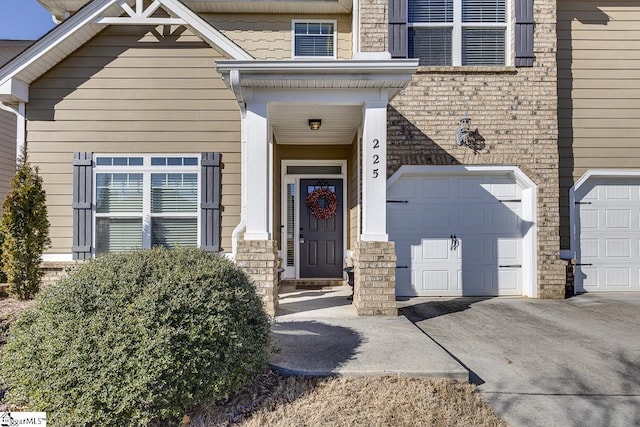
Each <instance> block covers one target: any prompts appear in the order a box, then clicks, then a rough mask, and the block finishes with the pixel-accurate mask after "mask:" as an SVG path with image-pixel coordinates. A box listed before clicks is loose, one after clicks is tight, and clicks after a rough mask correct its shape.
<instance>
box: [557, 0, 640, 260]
mask: <svg viewBox="0 0 640 427" xmlns="http://www.w3.org/2000/svg"><path fill="white" fill-rule="evenodd" d="M639 22H640V4H638V2H615V3H610V2H606V1H602V0H601V1H563V0H560V1H559V2H558V97H559V102H558V127H559V129H558V133H559V147H560V194H561V198H560V209H561V215H562V224H561V230H560V233H561V237H562V247H563V248H565V249H568V247H569V196H568V195H569V189H570V187H571V186H572V185H573V184H574V183H575V181H576V180H577V179H578V178H580V177H581V176H582V175H583V174H584V173H585V172H586V171H587V170H588V169H604V168H607V169H615V168H638V167H640V161H639V159H640V136H639V134H640V125H639V124H638V123H640V74H638V69H640V25H639Z"/></svg>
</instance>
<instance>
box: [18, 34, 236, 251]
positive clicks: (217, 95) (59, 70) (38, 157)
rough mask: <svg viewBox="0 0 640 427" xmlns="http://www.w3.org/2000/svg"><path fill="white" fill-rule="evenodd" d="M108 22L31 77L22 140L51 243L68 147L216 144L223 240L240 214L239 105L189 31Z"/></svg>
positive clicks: (225, 243)
mask: <svg viewBox="0 0 640 427" xmlns="http://www.w3.org/2000/svg"><path fill="white" fill-rule="evenodd" d="M158 31H159V33H156V35H154V34H152V33H151V32H149V31H148V28H141V27H110V28H109V29H107V30H105V31H104V32H102V33H101V34H100V35H98V36H97V37H95V38H94V39H93V40H91V41H90V42H89V43H87V44H86V45H85V46H84V47H82V48H81V49H80V50H78V51H77V52H75V53H74V54H72V55H71V56H70V57H69V58H67V59H66V60H64V61H63V62H61V63H60V64H58V66H56V67H55V68H53V69H52V70H51V71H50V72H48V73H46V74H45V75H43V76H42V77H41V78H40V79H39V80H37V81H36V82H34V83H33V84H32V86H31V91H30V97H31V101H30V103H29V104H28V107H27V108H28V109H27V117H28V120H29V121H28V125H27V129H28V143H29V150H30V153H31V154H30V156H31V159H32V161H33V162H34V163H35V164H37V165H39V166H40V170H41V173H42V176H43V178H44V181H45V189H46V191H47V198H48V203H49V216H50V221H51V239H52V242H53V247H52V248H51V249H50V250H49V252H50V253H70V252H71V238H72V211H71V195H72V186H71V183H72V168H71V160H72V158H73V152H74V151H90V152H95V153H114V154H115V153H198V154H199V153H201V152H205V151H214V152H221V153H222V162H223V165H224V169H223V172H222V205H223V207H224V211H223V214H222V215H223V216H222V250H223V251H225V252H230V251H231V233H232V231H233V229H234V228H235V227H236V225H237V224H238V222H239V220H240V142H239V141H240V113H239V110H238V104H237V103H236V101H235V98H234V97H233V94H232V93H231V91H229V90H228V89H227V88H226V87H225V85H224V83H223V81H222V79H221V77H220V75H219V74H218V73H217V72H216V71H215V60H217V59H225V58H223V57H222V55H221V54H220V53H219V52H218V51H216V50H214V49H212V48H210V47H209V46H207V45H205V44H204V43H203V42H202V41H200V39H198V38H197V37H196V36H194V35H192V34H190V33H189V32H188V31H186V32H181V31H176V27H173V28H172V31H174V36H169V37H164V38H163V37H160V39H159V38H157V37H156V36H157V35H158V34H162V31H163V30H162V28H159V29H158Z"/></svg>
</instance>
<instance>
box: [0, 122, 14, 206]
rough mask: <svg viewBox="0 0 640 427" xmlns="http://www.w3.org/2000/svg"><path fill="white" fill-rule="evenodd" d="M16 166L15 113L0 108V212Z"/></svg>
mask: <svg viewBox="0 0 640 427" xmlns="http://www.w3.org/2000/svg"><path fill="white" fill-rule="evenodd" d="M15 166H16V115H15V114H13V113H10V112H8V111H3V110H0V212H1V211H2V201H3V200H4V198H5V196H6V195H7V192H8V191H9V188H10V183H11V178H12V177H13V173H14V171H15Z"/></svg>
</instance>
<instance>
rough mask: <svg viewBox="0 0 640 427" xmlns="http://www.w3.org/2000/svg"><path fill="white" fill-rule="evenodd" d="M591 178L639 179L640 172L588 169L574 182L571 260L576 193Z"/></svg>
mask: <svg viewBox="0 0 640 427" xmlns="http://www.w3.org/2000/svg"><path fill="white" fill-rule="evenodd" d="M591 178H640V170H637V169H589V170H587V171H586V172H585V173H584V175H582V176H581V177H580V179H578V180H577V181H576V183H575V184H574V185H573V187H571V188H570V189H569V238H570V245H571V249H570V251H571V258H572V259H574V260H575V259H577V256H578V255H577V251H578V241H577V239H578V236H579V233H578V230H577V220H576V193H577V192H578V190H580V188H581V187H582V186H583V185H585V184H586V183H587V182H588V181H589V180H590V179H591ZM573 292H574V294H578V293H580V292H581V289H578V287H577V286H574V289H573Z"/></svg>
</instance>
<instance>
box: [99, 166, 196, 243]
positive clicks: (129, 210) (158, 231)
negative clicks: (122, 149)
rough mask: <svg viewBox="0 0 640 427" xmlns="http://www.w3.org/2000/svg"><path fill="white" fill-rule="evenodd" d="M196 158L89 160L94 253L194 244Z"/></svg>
mask: <svg viewBox="0 0 640 427" xmlns="http://www.w3.org/2000/svg"><path fill="white" fill-rule="evenodd" d="M199 171H200V166H199V157H198V156H182V157H178V156H161V155H153V156H128V157H124V156H106V155H105V156H101V155H97V156H96V157H95V167H94V174H95V179H94V183H95V198H94V200H95V230H96V231H95V248H96V253H97V254H101V253H106V252H123V251H127V250H132V249H140V248H150V247H152V246H165V247H170V248H172V247H175V246H177V245H180V246H197V244H198V205H199V204H198V188H199V185H198V181H199Z"/></svg>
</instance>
